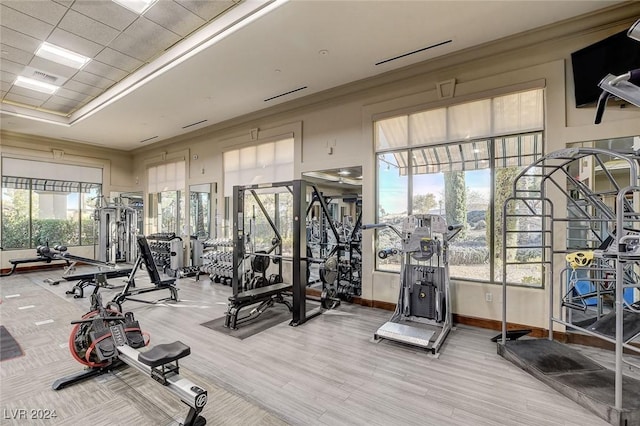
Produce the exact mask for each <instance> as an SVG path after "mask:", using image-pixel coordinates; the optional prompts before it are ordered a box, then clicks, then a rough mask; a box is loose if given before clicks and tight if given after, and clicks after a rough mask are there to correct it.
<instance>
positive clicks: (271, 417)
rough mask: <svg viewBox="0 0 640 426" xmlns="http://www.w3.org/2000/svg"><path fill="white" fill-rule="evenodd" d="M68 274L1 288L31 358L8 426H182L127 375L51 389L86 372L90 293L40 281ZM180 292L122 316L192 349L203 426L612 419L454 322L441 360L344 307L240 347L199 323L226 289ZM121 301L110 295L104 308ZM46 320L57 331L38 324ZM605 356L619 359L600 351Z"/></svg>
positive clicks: (6, 377) (23, 277) (1, 375)
mask: <svg viewBox="0 0 640 426" xmlns="http://www.w3.org/2000/svg"><path fill="white" fill-rule="evenodd" d="M60 272H61V271H58V270H49V271H46V272H31V273H25V274H16V275H14V276H11V277H7V278H1V279H0V280H1V283H0V296H1V298H2V303H1V304H0V323H1V324H2V325H4V326H5V327H7V329H8V330H9V332H11V334H12V335H13V336H14V337H15V338H16V339H17V340H18V342H19V343H20V345H21V346H22V348H23V350H24V352H25V355H24V356H23V357H20V358H16V359H12V360H7V361H3V362H2V363H0V381H1V382H0V416H1V417H0V424H3V425H4V424H8V425H12V424H16V425H22V424H47V425H51V424H68V425H77V424H89V425H101V424H111V425H112V424H121V425H132V424H136V425H147V424H148V425H165V424H172V423H175V421H176V420H178V421H179V420H180V419H181V417H182V416H184V415H185V414H186V411H187V410H186V406H184V405H183V404H182V403H180V402H179V401H178V400H177V399H175V398H174V397H173V396H172V395H171V394H169V393H168V392H166V391H165V390H164V389H162V387H161V386H160V385H158V384H157V383H155V382H153V381H152V380H150V379H148V378H146V377H144V376H142V375H141V374H138V373H136V372H134V371H131V370H126V369H125V370H122V371H120V372H118V373H117V374H110V375H105V376H102V377H100V378H97V379H93V380H90V381H88V382H86V383H82V384H78V385H76V386H73V387H70V388H67V389H64V390H62V391H58V392H56V391H53V390H51V383H52V382H53V380H54V379H56V378H58V377H60V376H64V375H66V374H69V373H73V372H75V371H78V370H79V369H80V368H81V366H80V365H79V364H78V363H76V362H75V361H74V360H73V359H72V358H71V356H70V355H69V353H68V349H67V340H68V333H69V332H70V330H71V326H70V324H69V322H70V321H71V320H73V319H77V318H78V317H79V316H80V315H81V314H83V313H85V312H86V311H87V310H88V305H89V301H88V298H84V299H73V298H72V297H71V296H66V295H65V294H64V292H65V290H67V289H69V287H71V284H69V283H66V282H65V283H62V284H60V285H59V286H49V285H47V284H44V283H43V279H45V278H57V277H58V276H59V274H60ZM111 282H112V283H113V284H117V283H118V280H114V281H111ZM136 282H140V284H139V285H142V284H143V283H144V281H143V280H142V279H140V280H136ZM179 288H180V298H181V301H180V302H179V303H174V304H171V305H144V304H140V303H136V302H129V301H127V302H125V304H124V308H125V310H129V311H132V312H134V314H135V315H136V317H137V319H138V320H139V321H140V323H141V326H142V328H143V330H145V331H147V332H149V333H150V334H151V338H152V342H151V344H152V345H153V344H154V343H161V342H171V341H174V340H181V341H182V342H184V343H186V344H187V345H189V346H191V352H192V354H191V356H189V357H187V358H186V359H185V360H184V361H183V362H181V367H182V369H181V373H183V374H184V375H186V376H188V377H189V378H191V379H192V380H193V381H194V382H196V383H197V384H200V385H201V386H202V387H204V388H205V389H207V390H208V391H209V403H208V405H207V406H206V407H205V410H204V412H203V414H204V416H205V417H206V418H207V421H208V424H225V425H280V424H292V425H358V424H362V425H465V426H466V425H532V426H534V425H535V426H540V425H581V426H585V425H594V426H595V425H605V424H606V423H605V422H604V421H603V420H601V419H599V418H598V417H596V416H595V415H593V414H591V413H590V412H588V411H587V410H586V409H583V408H582V407H580V406H579V405H577V404H576V403H574V402H572V401H570V400H569V399H567V398H565V397H563V396H561V395H560V394H558V393H557V392H555V391H554V390H552V389H550V388H548V387H547V386H546V385H544V384H542V383H541V382H539V381H537V380H536V379H534V378H533V377H531V376H530V375H529V374H527V373H525V372H524V371H522V370H520V369H518V368H517V367H515V366H514V365H512V364H511V363H510V362H508V361H506V360H504V359H502V358H501V357H499V356H498V355H497V354H496V347H495V344H494V343H491V342H490V340H489V339H490V337H491V336H493V335H495V334H496V333H495V332H494V331H490V330H483V329H476V328H471V327H466V326H458V327H457V328H456V329H455V330H454V331H453V333H452V334H451V335H450V336H449V338H448V339H447V342H446V343H445V345H444V347H443V349H442V351H441V356H440V357H439V358H435V357H433V356H431V355H429V354H427V353H426V352H423V351H421V350H418V349H414V348H410V347H406V346H402V345H398V344H395V343H391V342H385V341H383V342H380V343H374V342H372V341H371V339H372V336H373V332H374V331H375V330H376V329H377V327H378V326H380V325H381V324H383V323H384V322H385V321H386V320H387V319H388V318H389V317H390V314H391V313H390V312H388V311H383V310H378V309H372V308H365V307H362V306H357V305H349V304H343V305H342V306H341V307H340V308H338V309H337V310H335V311H330V312H327V313H325V314H323V315H321V316H320V317H317V318H314V319H312V320H310V321H309V322H308V323H306V324H304V325H302V326H299V327H290V326H288V325H287V324H286V323H282V324H280V325H277V326H275V327H272V328H270V329H268V330H266V331H263V332H261V333H259V334H257V335H254V336H251V337H249V338H247V339H245V340H239V339H236V338H233V337H230V336H227V335H224V334H222V333H219V332H216V331H214V330H210V329H208V328H205V327H203V326H201V325H200V324H201V323H203V322H206V321H209V320H212V319H215V318H219V317H221V316H223V315H224V312H225V310H226V300H227V297H228V296H229V294H230V292H231V291H230V288H229V287H225V286H222V285H220V284H214V283H211V282H209V281H208V280H206V279H204V280H201V281H199V282H196V281H195V280H193V279H190V278H186V279H182V280H180V281H179ZM114 293H115V291H114V290H103V298H104V300H105V301H108V300H110V299H111V297H112V296H113V294H114ZM16 294H19V295H20V296H18V297H10V296H12V295H16ZM158 294H159V293H156V296H157V295H158ZM147 296H148V297H149V298H153V297H154V293H150V294H148V295H147ZM29 306H33V307H29ZM47 320H53V322H49V323H46V324H41V325H36V323H37V322H41V321H47ZM598 356H600V357H601V358H602V359H605V360H606V359H609V358H611V357H612V355H611V354H608V353H606V352H603V353H598ZM16 409H26V410H37V409H40V410H55V411H56V415H57V417H56V418H55V419H53V420H42V421H37V420H12V419H11V413H12V412H15V411H11V410H16Z"/></svg>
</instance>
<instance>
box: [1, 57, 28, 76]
mask: <svg viewBox="0 0 640 426" xmlns="http://www.w3.org/2000/svg"><path fill="white" fill-rule="evenodd" d="M24 67H25V65H22V64H19V63H17V62H13V61H5V60H3V61H2V63H1V64H0V69H2V71H6V72H9V73H11V74H16V75H18V74H20V73H21V72H22V70H24Z"/></svg>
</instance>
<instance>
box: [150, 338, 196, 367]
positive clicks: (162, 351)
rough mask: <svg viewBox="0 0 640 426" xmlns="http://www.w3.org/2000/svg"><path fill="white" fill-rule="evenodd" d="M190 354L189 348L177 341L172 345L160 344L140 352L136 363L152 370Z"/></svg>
mask: <svg viewBox="0 0 640 426" xmlns="http://www.w3.org/2000/svg"><path fill="white" fill-rule="evenodd" d="M190 354H191V348H190V347H189V346H187V345H185V344H184V343H182V342H181V341H179V340H178V341H175V342H173V343H162V344H160V345H156V346H154V347H153V348H151V349H149V350H148V351H146V352H140V354H138V361H140V362H141V363H143V364H146V365H148V366H149V367H151V368H153V367H158V366H160V365H163V364H168V363H170V362H172V361H175V360H178V359H180V358H184V357H185V356H187V355H190Z"/></svg>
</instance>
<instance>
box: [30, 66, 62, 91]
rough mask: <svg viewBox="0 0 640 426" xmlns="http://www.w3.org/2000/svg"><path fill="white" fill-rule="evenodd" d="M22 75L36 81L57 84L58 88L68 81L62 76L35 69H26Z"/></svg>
mask: <svg viewBox="0 0 640 426" xmlns="http://www.w3.org/2000/svg"><path fill="white" fill-rule="evenodd" d="M22 75H23V76H24V77H29V78H33V79H34V80H38V81H43V82H45V83H49V84H55V85H56V86H62V85H63V84H64V82H65V81H67V79H66V78H64V77H62V76H59V75H56V74H51V73H48V72H45V71H42V70H38V69H35V68H33V67H25V68H24V73H22Z"/></svg>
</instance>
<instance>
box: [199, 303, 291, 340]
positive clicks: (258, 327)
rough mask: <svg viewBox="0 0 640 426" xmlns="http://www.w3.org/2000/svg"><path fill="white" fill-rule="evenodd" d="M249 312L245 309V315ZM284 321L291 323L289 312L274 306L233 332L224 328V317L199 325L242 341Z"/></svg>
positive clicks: (248, 309)
mask: <svg viewBox="0 0 640 426" xmlns="http://www.w3.org/2000/svg"><path fill="white" fill-rule="evenodd" d="M280 308H283V309H280ZM249 311H250V308H247V313H248V312H249ZM285 321H291V312H289V310H288V309H287V308H286V307H277V306H274V307H273V308H271V309H268V310H267V311H265V312H263V313H262V314H260V316H258V317H257V318H254V319H253V320H251V321H247V322H245V323H242V324H240V325H238V328H237V329H235V330H234V329H231V328H226V327H225V326H224V317H222V318H216V319H214V320H211V321H207V322H205V323H202V324H200V325H202V326H204V327H207V328H210V329H211V330H214V331H218V332H220V333H224V334H226V335H229V336H231V337H235V338H237V339H240V340H243V339H246V338H247V337H251V336H254V335H256V334H258V333H260V332H262V331H265V330H268V329H269V328H271V327H273V326H275V325H278V324H281V323H284V322H285Z"/></svg>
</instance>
